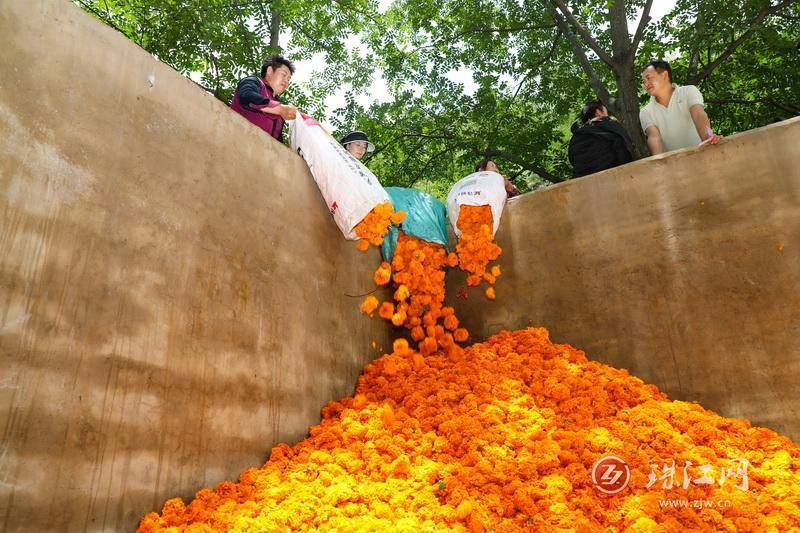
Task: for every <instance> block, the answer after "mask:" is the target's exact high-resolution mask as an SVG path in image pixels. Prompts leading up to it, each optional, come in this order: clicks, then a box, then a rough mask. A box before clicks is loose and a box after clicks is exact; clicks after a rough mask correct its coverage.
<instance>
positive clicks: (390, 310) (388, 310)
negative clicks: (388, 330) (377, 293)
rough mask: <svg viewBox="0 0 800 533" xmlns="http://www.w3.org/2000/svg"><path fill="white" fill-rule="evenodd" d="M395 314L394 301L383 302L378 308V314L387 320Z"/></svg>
mask: <svg viewBox="0 0 800 533" xmlns="http://www.w3.org/2000/svg"><path fill="white" fill-rule="evenodd" d="M393 314H394V304H393V303H392V302H383V303H382V304H381V308H380V309H378V315H379V316H380V317H381V318H385V319H386V320H389V319H391V318H392V315H393Z"/></svg>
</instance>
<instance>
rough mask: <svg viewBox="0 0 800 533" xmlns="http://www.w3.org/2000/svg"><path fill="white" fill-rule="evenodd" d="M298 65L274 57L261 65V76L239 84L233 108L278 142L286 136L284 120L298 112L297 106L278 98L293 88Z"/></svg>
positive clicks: (279, 57)
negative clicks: (284, 134) (292, 81)
mask: <svg viewBox="0 0 800 533" xmlns="http://www.w3.org/2000/svg"><path fill="white" fill-rule="evenodd" d="M292 74H294V65H292V62H291V61H289V60H288V59H285V58H284V57H282V56H278V55H275V56H272V57H270V58H268V59H267V60H266V61H264V64H263V65H262V66H261V76H260V77H258V76H248V77H246V78H244V79H242V80H240V81H239V83H238V84H237V85H236V91H235V92H234V93H233V99H232V100H231V109H233V110H234V111H236V112H237V113H239V114H240V115H242V116H243V117H244V118H246V119H247V120H249V121H250V122H252V123H253V124H255V125H256V126H258V127H259V128H261V129H262V130H264V131H266V132H267V133H269V134H270V135H272V136H273V137H275V138H276V139H277V140H279V141H280V140H282V137H283V121H284V120H292V119H294V117H295V113H297V109H295V108H294V107H293V106H290V105H286V104H283V103H281V101H280V100H279V99H278V95H280V94H281V93H282V92H283V91H285V90H286V88H287V87H288V86H289V82H290V81H291V79H292Z"/></svg>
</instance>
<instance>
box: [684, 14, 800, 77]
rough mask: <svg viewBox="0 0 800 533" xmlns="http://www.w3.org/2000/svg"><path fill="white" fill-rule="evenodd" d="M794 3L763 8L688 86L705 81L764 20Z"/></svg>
mask: <svg viewBox="0 0 800 533" xmlns="http://www.w3.org/2000/svg"><path fill="white" fill-rule="evenodd" d="M795 1H796V0H783V1H782V2H779V3H777V4H775V5H774V6H773V5H769V6H767V7H765V8H763V9H762V10H761V11H759V12H758V15H756V16H755V18H754V19H753V20H752V21H751V22H750V24H749V25H748V26H747V29H746V30H745V31H744V33H742V34H741V35H740V36H739V37H738V38H736V39H735V40H734V41H733V42H731V43H730V44H728V47H727V48H726V49H725V50H724V51H723V52H722V53H721V54H720V55H719V56H717V58H716V59H714V60H713V61H711V62H710V63H709V64H708V66H706V68H704V69H703V71H702V72H700V74H698V75H697V76H695V77H694V78H691V79H689V84H690V85H697V84H698V83H700V82H701V81H703V80H704V79H706V78H707V77H708V76H709V75H711V73H712V72H714V69H716V68H717V67H718V66H719V65H720V64H721V63H722V62H723V61H725V60H726V59H728V58H729V57H730V56H731V55H732V54H733V53H734V52H735V51H736V49H737V48H739V46H741V44H742V43H743V42H745V41H746V40H747V39H748V38H749V37H750V35H752V34H753V32H754V31H755V30H756V28H757V27H758V26H759V25H760V24H761V23H762V22H763V21H764V19H766V18H767V17H768V16H770V15H774V14H775V13H777V12H779V11H781V10H782V9H784V8H786V7H789V6H790V5H792V4H794V2H795Z"/></svg>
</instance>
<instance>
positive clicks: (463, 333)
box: [453, 328, 469, 342]
mask: <svg viewBox="0 0 800 533" xmlns="http://www.w3.org/2000/svg"><path fill="white" fill-rule="evenodd" d="M453 338H454V339H455V340H457V341H458V342H464V341H466V340H467V339H468V338H469V332H468V331H467V330H466V329H464V328H458V329H457V330H455V331H454V332H453Z"/></svg>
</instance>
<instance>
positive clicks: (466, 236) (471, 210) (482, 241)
mask: <svg viewBox="0 0 800 533" xmlns="http://www.w3.org/2000/svg"><path fill="white" fill-rule="evenodd" d="M456 226H457V227H458V229H460V230H461V238H460V239H459V240H458V245H457V246H456V252H457V254H458V264H459V267H460V268H461V270H463V271H465V272H468V273H469V274H468V275H467V285H468V286H470V287H475V286H477V285H480V284H481V282H482V281H485V282H487V283H488V284H489V286H488V287H487V288H486V297H487V298H489V299H490V300H494V299H495V292H494V287H493V285H494V283H495V281H496V280H497V278H498V277H499V276H500V267H499V266H497V265H495V266H493V267H492V268H491V269H489V270H487V267H488V265H489V263H490V262H491V261H494V260H495V259H497V258H498V257H499V256H500V253H501V252H502V249H501V248H500V247H499V246H498V245H497V244H496V243H495V242H494V235H492V209H491V207H490V206H488V205H481V206H472V205H462V206H461V207H460V208H459V211H458V221H457V222H456Z"/></svg>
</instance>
